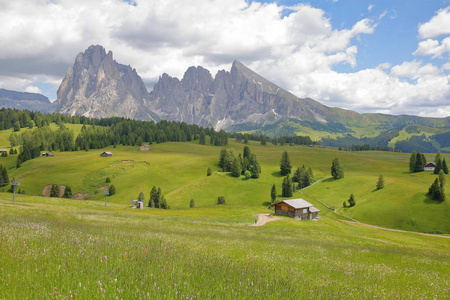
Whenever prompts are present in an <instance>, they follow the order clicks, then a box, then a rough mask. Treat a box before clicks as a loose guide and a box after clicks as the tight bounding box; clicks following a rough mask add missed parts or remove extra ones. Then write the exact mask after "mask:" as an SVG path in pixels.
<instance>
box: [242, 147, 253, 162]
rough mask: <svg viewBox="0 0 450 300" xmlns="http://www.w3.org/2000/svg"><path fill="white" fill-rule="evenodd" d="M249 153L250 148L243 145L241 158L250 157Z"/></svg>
mask: <svg viewBox="0 0 450 300" xmlns="http://www.w3.org/2000/svg"><path fill="white" fill-rule="evenodd" d="M250 154H252V152H251V151H250V148H249V147H248V146H245V147H244V154H243V158H247V159H249V158H250Z"/></svg>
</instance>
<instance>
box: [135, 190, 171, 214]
mask: <svg viewBox="0 0 450 300" xmlns="http://www.w3.org/2000/svg"><path fill="white" fill-rule="evenodd" d="M142 196H143V194H142ZM142 201H145V200H144V199H142ZM148 207H152V208H162V209H170V206H169V205H168V204H167V201H166V198H165V197H164V195H163V194H162V191H161V188H160V187H158V188H156V186H153V187H152V189H151V191H150V199H149V201H148Z"/></svg>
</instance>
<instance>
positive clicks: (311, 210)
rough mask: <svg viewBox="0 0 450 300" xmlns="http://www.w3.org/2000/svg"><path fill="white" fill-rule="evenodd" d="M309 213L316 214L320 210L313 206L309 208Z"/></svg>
mask: <svg viewBox="0 0 450 300" xmlns="http://www.w3.org/2000/svg"><path fill="white" fill-rule="evenodd" d="M309 211H310V212H312V213H315V212H319V211H320V209H318V208H315V207H314V206H313V207H310V208H309Z"/></svg>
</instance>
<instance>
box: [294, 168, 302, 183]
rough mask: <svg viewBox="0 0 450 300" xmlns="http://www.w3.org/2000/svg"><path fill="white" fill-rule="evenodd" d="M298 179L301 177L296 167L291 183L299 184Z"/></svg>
mask: <svg viewBox="0 0 450 300" xmlns="http://www.w3.org/2000/svg"><path fill="white" fill-rule="evenodd" d="M300 177H301V173H300V167H297V169H296V170H295V172H294V175H293V176H292V182H300Z"/></svg>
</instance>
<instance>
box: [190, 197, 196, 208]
mask: <svg viewBox="0 0 450 300" xmlns="http://www.w3.org/2000/svg"><path fill="white" fill-rule="evenodd" d="M194 207H195V201H194V199H191V202H189V208H194Z"/></svg>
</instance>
